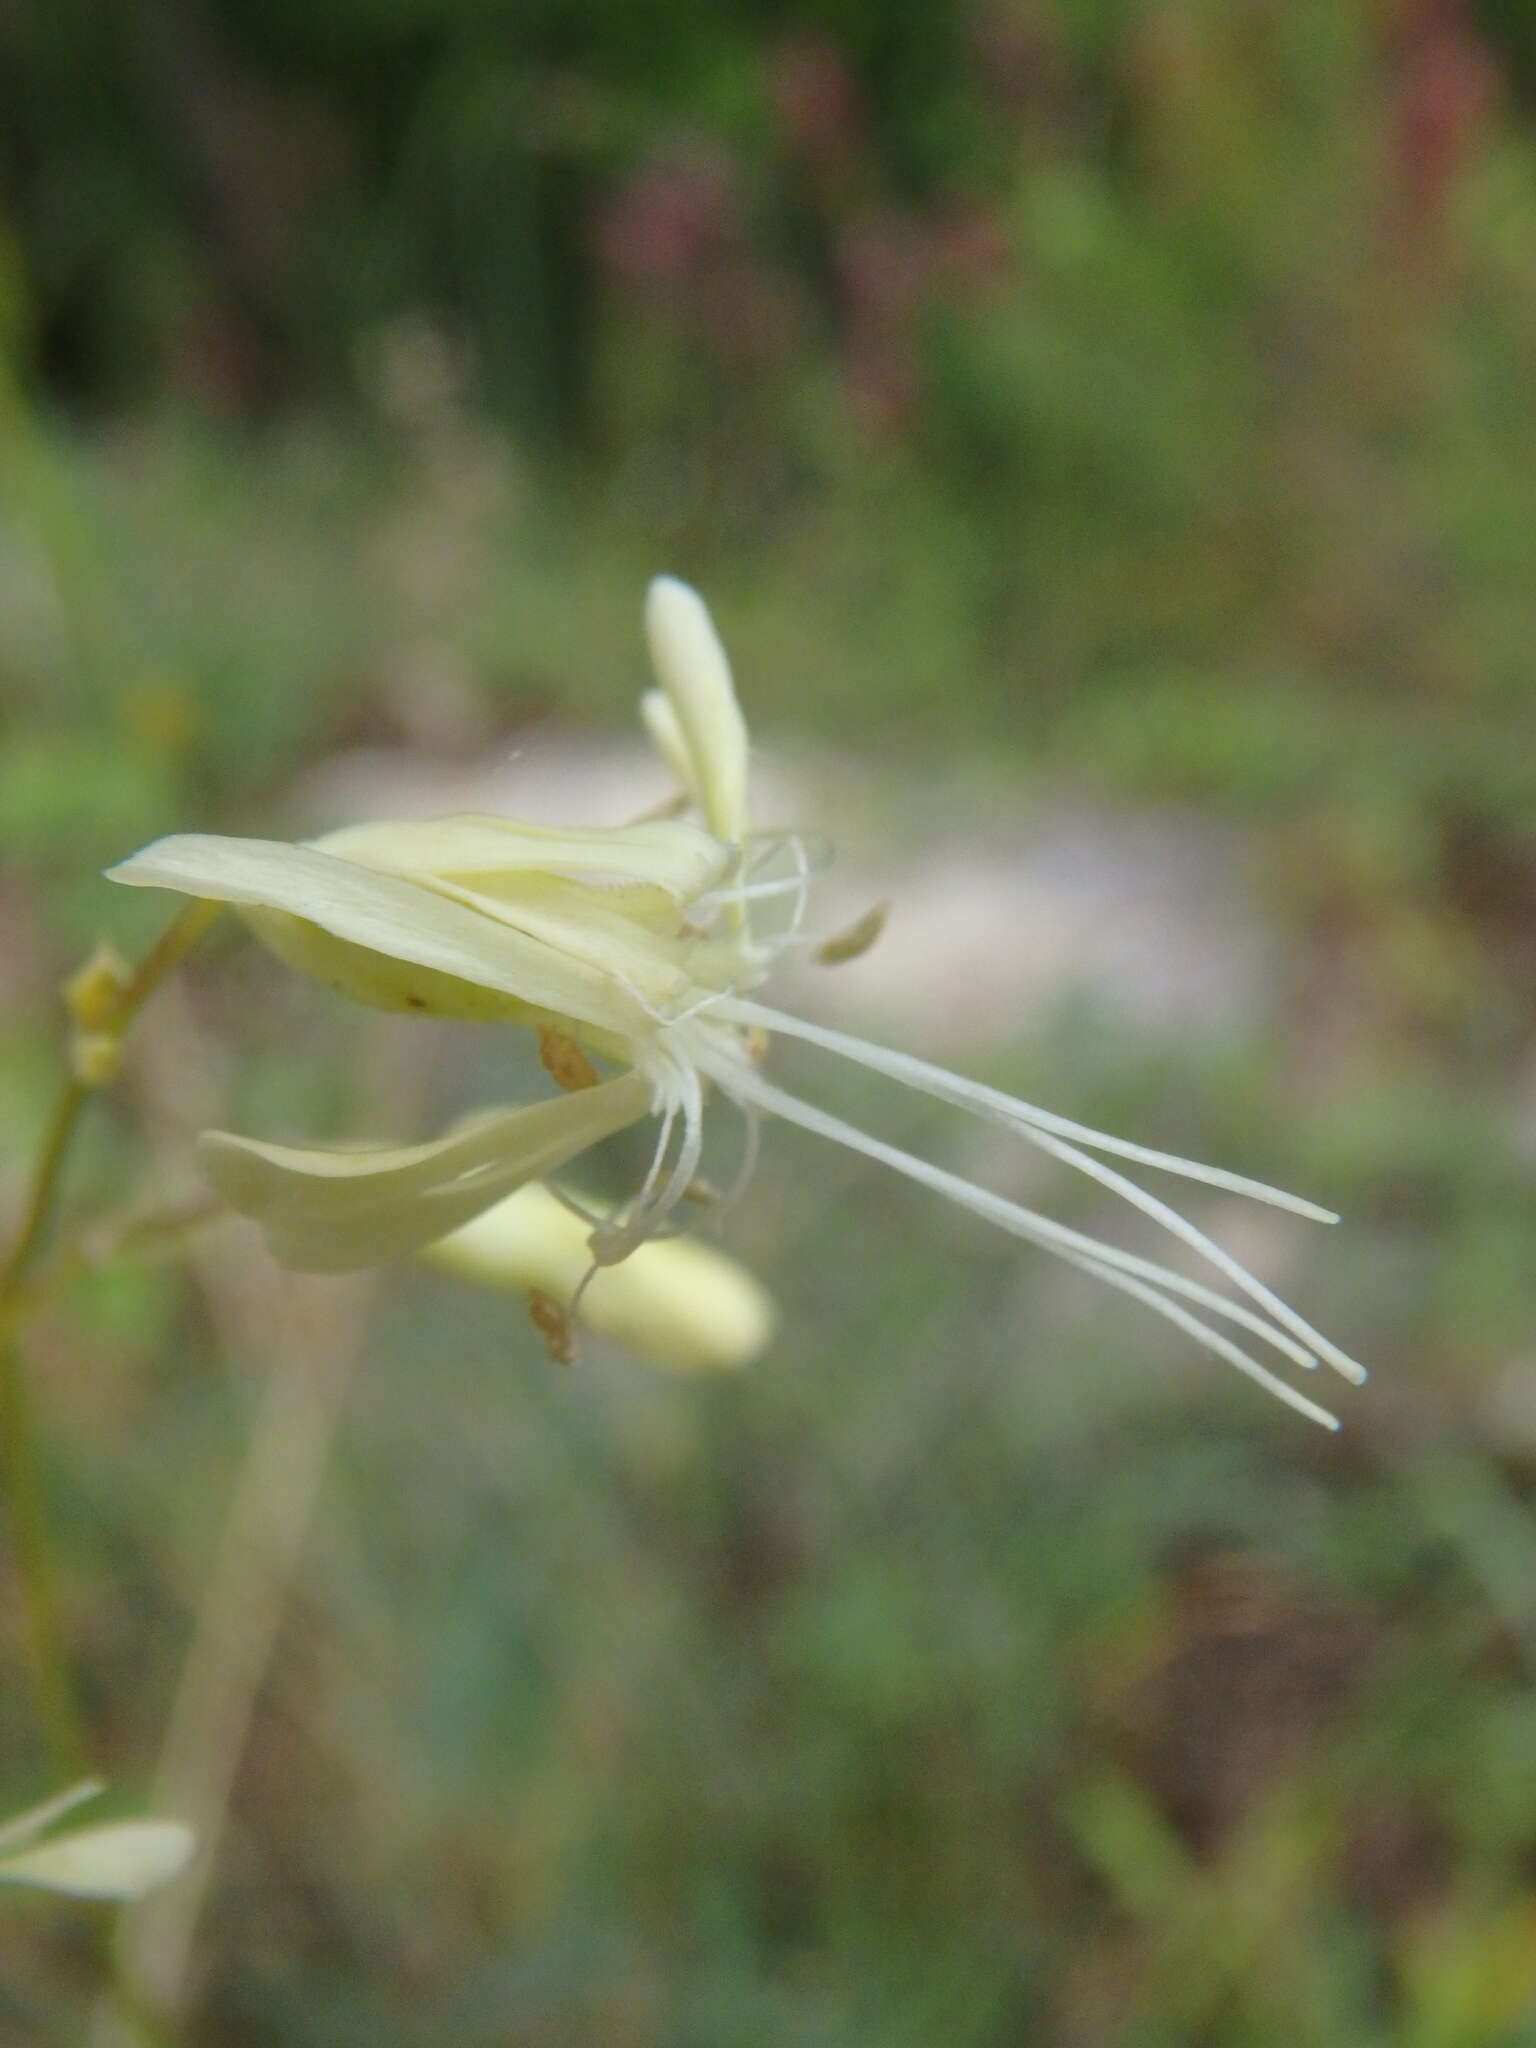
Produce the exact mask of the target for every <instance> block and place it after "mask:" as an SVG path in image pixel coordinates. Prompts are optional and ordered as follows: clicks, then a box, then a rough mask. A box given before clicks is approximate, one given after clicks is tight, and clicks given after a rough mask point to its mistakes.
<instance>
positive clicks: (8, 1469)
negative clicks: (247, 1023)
mask: <svg viewBox="0 0 1536 2048" xmlns="http://www.w3.org/2000/svg"><path fill="white" fill-rule="evenodd" d="M218 910H219V906H218V905H217V904H214V903H193V904H190V905H189V906H188V908H187V909H186V910H184V911H182V912H181V914H180V916H178V917H176V918H174V919H173V920H172V921H171V923H170V924H169V925H168V926H167V927H166V929H165V930H164V931H163V932H162V933H161V935H160V937H159V938H158V939H157V940H156V942H155V944H154V945H153V946H152V947H151V948H150V950H149V952H148V953H147V954H146V955H145V956H144V959H143V960H142V961H141V962H140V963H139V965H138V967H137V968H136V969H135V970H134V972H133V974H132V975H131V976H130V978H129V980H128V983H127V985H126V986H125V987H124V989H123V991H122V994H121V996H120V997H119V999H118V1002H117V1005H116V1008H115V1010H114V1012H113V1015H112V1017H111V1020H110V1024H109V1027H108V1028H109V1029H110V1031H111V1033H112V1034H113V1035H115V1036H121V1035H122V1034H123V1033H124V1032H126V1031H127V1029H128V1027H129V1025H130V1024H131V1023H132V1022H133V1020H134V1018H135V1017H136V1016H137V1015H138V1013H139V1011H140V1009H141V1008H142V1007H143V1005H144V1004H145V1002H147V1001H148V999H149V997H150V996H151V995H152V994H153V993H154V991H155V990H156V989H157V988H158V987H159V985H160V983H161V982H162V981H163V980H164V979H165V977H166V976H167V975H168V974H170V973H172V972H173V971H174V969H175V968H177V967H178V966H179V965H180V964H181V962H182V960H184V959H185V958H186V956H187V954H188V953H189V952H190V951H191V949H192V948H193V946H195V945H196V944H197V942H198V940H199V939H200V938H201V937H202V936H203V934H204V932H206V931H207V929H208V927H209V925H210V924H212V922H213V920H214V918H215V917H216V916H217V915H218ZM94 1092H95V1091H94V1090H93V1089H92V1088H90V1087H89V1086H88V1085H87V1084H86V1083H85V1082H84V1081H82V1080H80V1079H78V1078H73V1079H71V1080H69V1081H67V1082H66V1083H65V1084H64V1086H63V1088H62V1089H61V1090H60V1091H59V1096H58V1100H57V1101H56V1102H55V1104H54V1109H53V1114H52V1116H51V1117H50V1118H49V1120H48V1123H47V1126H46V1128H45V1130H44V1132H43V1140H42V1143H41V1145H40V1146H39V1148H38V1153H37V1158H36V1160H35V1161H34V1163H33V1167H32V1177H31V1181H30V1184H29V1186H28V1189H27V1196H26V1201H25V1205H24V1207H23V1209H22V1216H21V1227H20V1229H19V1230H18V1231H17V1233H16V1237H15V1240H14V1242H13V1243H12V1245H11V1248H10V1251H9V1253H8V1254H7V1255H6V1257H5V1260H4V1262H3V1264H0V1486H3V1488H4V1492H5V1503H6V1512H7V1514H8V1516H9V1519H10V1524H11V1538H12V1545H13V1550H14V1556H15V1561H16V1577H17V1583H18V1585H19V1587H20V1592H21V1607H22V1615H23V1621H24V1625H25V1629H26V1637H27V1649H28V1655H29V1658H30V1661H31V1665H32V1679H33V1685H34V1688H35V1691H36V1694H37V1706H38V1717H39V1719H40V1721H41V1722H42V1727H43V1732H44V1736H45V1738H46V1741H47V1744H48V1748H49V1751H50V1754H51V1756H52V1758H53V1762H54V1765H55V1767H56V1768H57V1770H58V1771H59V1772H60V1774H61V1776H63V1777H64V1778H66V1779H70V1778H78V1777H83V1776H84V1775H86V1759H87V1754H88V1752H87V1745H86V1740H85V1732H84V1724H83V1722H82V1719H81V1715H80V1709H79V1705H78V1702H77V1698H76V1689H75V1681H74V1675H73V1672H72V1670H71V1668H70V1662H69V1656H68V1653H67V1651H66V1649H65V1644H64V1631H63V1626H62V1623H61V1620H60V1613H59V1602H58V1596H57V1592H56V1581H55V1573H54V1568H53V1555H52V1544H51V1540H50V1536H49V1529H48V1518H47V1513H46V1511H45V1508H44V1504H43V1490H42V1485H41V1482H40V1480H39V1477H38V1469H37V1451H36V1431H35V1428H34V1424H33V1415H32V1397H31V1389H30V1387H29V1386H28V1383H27V1376H26V1373H25V1370H24V1368H23V1364H22V1358H21V1350H20V1346H19V1345H18V1343H17V1328H18V1325H19V1323H20V1321H21V1315H22V1310H23V1307H24V1298H23V1297H24V1289H25V1286H26V1282H27V1278H28V1276H29V1274H30V1272H31V1270H32V1267H33V1264H34V1263H35V1261H36V1259H37V1256H38V1253H39V1252H40V1251H41V1250H42V1247H43V1245H44V1244H45V1242H46V1241H47V1237H48V1233H49V1230H50V1227H51V1225H52V1222H53V1216H54V1211H55V1210H56V1208H57V1206H58V1197H59V1189H60V1185H61V1182H62V1179H63V1171H64V1163H65V1160H66V1158H67V1156H68V1152H69V1147H70V1142H71V1140H72V1139H73V1137H74V1134H75V1131H76V1128H77V1127H78V1125H79V1122H80V1113H81V1111H82V1110H83V1109H84V1107H85V1105H86V1103H87V1102H88V1101H89V1100H90V1098H91V1095H92V1094H93V1093H94Z"/></svg>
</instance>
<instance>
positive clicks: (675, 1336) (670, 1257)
mask: <svg viewBox="0 0 1536 2048" xmlns="http://www.w3.org/2000/svg"><path fill="white" fill-rule="evenodd" d="M588 1234H589V1232H588V1227H587V1225H586V1224H584V1223H583V1222H582V1221H581V1219H580V1218H579V1217H577V1216H575V1215H573V1214H572V1213H571V1211H570V1210H569V1209H567V1208H566V1207H565V1206H564V1205H563V1204H562V1203H560V1202H559V1201H557V1200H556V1198H555V1197H554V1196H553V1195H552V1194H551V1193H550V1192H549V1190H548V1189H547V1188H545V1187H541V1186H538V1185H537V1184H535V1185H531V1186H528V1187H524V1188H520V1189H519V1190H518V1192H517V1193H516V1194H514V1195H511V1196H509V1197H508V1198H507V1199H506V1200H505V1201H502V1202H498V1203H497V1204H496V1206H495V1207H494V1208H492V1209H488V1210H486V1211H485V1212H484V1213H483V1214H482V1215H480V1216H477V1217H476V1218H475V1220H474V1221H473V1222H472V1223H468V1224H466V1225H465V1226H464V1227H463V1228H462V1229H461V1230H456V1231H454V1232H453V1234H452V1235H451V1236H449V1237H446V1238H443V1239H441V1240H440V1241H439V1242H438V1243H436V1244H434V1245H432V1246H431V1247H430V1248H429V1249H428V1250H427V1251H426V1252H425V1253H424V1257H425V1258H426V1259H427V1260H428V1261H429V1262H430V1263H431V1264H433V1265H434V1266H437V1267H439V1268H440V1269H442V1270H443V1271H445V1272H450V1273H453V1274H455V1275H456V1276H457V1277H458V1278H460V1279H466V1280H474V1281H479V1282H482V1283H485V1284H487V1285H490V1286H497V1287H505V1288H509V1289H512V1290H515V1291H516V1292H519V1293H527V1292H529V1291H530V1290H532V1289H534V1288H537V1289H539V1290H540V1291H541V1292H542V1293H544V1294H547V1295H549V1296H551V1297H552V1298H553V1299H554V1300H556V1301H558V1302H568V1301H570V1300H571V1298H572V1297H573V1295H574V1294H575V1291H576V1289H577V1287H578V1286H579V1285H580V1283H581V1281H582V1279H583V1277H584V1275H585V1274H586V1272H587V1269H588V1267H589V1266H590V1265H591V1263H592V1255H591V1252H590V1251H589V1249H588V1246H587V1238H588ZM580 1320H581V1321H582V1322H583V1323H585V1324H587V1325H588V1326H589V1327H590V1328H592V1329H593V1330H596V1331H597V1332H598V1333H599V1334H600V1335H602V1336H605V1337H609V1338H611V1339H612V1340H613V1341H614V1342H615V1343H618V1344H622V1345H623V1346H624V1347H625V1349H626V1350H629V1351H633V1352H635V1353H636V1354H637V1355H638V1356H640V1357H642V1358H645V1359H648V1360H649V1361H650V1362H651V1363H652V1364H654V1365H660V1366H664V1367H667V1368H668V1369H670V1370H672V1371H676V1372H711V1371H721V1370H728V1369H730V1368H733V1367H738V1366H742V1365H746V1364H748V1363H749V1362H750V1361H751V1360H752V1359H753V1358H755V1357H756V1356H757V1355H758V1354H759V1353H760V1352H761V1351H762V1350H763V1348H764V1347H765V1346H766V1344H767V1342H768V1340H769V1337H770V1336H771V1334H772V1331H773V1322H774V1315H773V1306H772V1303H771V1301H770V1299H769V1297H768V1295H767V1293H766V1291H765V1290H764V1289H763V1288H762V1287H761V1286H760V1285H759V1283H758V1282H757V1281H756V1280H755V1279H754V1278H753V1277H752V1275H751V1274H750V1273H748V1272H747V1271H746V1269H745V1268H744V1267H743V1266H741V1265H740V1264H738V1263H737V1261H736V1260H734V1259H732V1258H729V1257H728V1256H727V1255H726V1254H725V1253H724V1252H720V1251H716V1250H714V1249H713V1248H712V1247H710V1246H707V1245H701V1244H696V1243H693V1242H691V1241H690V1240H688V1239H686V1238H668V1239H665V1240H652V1241H651V1242H650V1243H648V1244H642V1245H641V1246H640V1247H639V1248H638V1249H637V1250H636V1251H633V1252H631V1253H630V1255H629V1257H628V1258H627V1259H625V1260H623V1261H622V1263H621V1264H619V1265H616V1266H605V1267H604V1268H603V1269H602V1270H601V1271H600V1272H598V1273H596V1274H594V1275H593V1277H592V1279H591V1281H590V1283H589V1284H588V1286H587V1289H586V1292H585V1293H584V1294H583V1295H582V1298H581V1310H580Z"/></svg>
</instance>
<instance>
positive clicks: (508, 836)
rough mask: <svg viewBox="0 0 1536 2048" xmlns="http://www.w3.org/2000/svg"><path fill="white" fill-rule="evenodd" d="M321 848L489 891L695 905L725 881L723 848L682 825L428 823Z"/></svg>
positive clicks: (338, 839) (355, 830) (360, 833)
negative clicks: (507, 888)
mask: <svg viewBox="0 0 1536 2048" xmlns="http://www.w3.org/2000/svg"><path fill="white" fill-rule="evenodd" d="M314 844H315V845H316V846H317V847H318V848H319V849H320V850H321V851H322V852H325V853H334V854H337V855H339V856H340V857H341V858H342V859H344V860H354V861H357V862H359V863H360V864H361V865H362V866H364V867H377V868H382V869H384V870H385V871H386V872H388V873H391V874H400V875H416V874H420V873H430V874H436V875H443V876H447V877H449V878H453V879H457V880H460V881H464V882H469V883H472V884H474V885H475V886H478V887H481V888H485V887H488V886H489V885H490V883H491V882H492V881H493V879H494V878H497V877H501V876H510V875H517V874H521V873H527V872H530V871H532V872H536V873H541V874H551V875H569V876H575V877H578V878H580V879H582V880H586V881H590V882H596V883H599V884H602V883H619V884H629V883H637V882H638V883H645V884H648V885H650V886H651V887H653V888H657V889H661V890H663V891H664V892H665V893H666V895H667V896H668V897H670V898H671V900H672V901H673V902H674V903H690V902H692V900H693V899H694V897H696V896H700V895H702V894H703V893H704V891H705V890H706V889H709V888H711V887H713V885H714V884H715V883H716V882H717V881H718V880H719V878H720V875H721V873H722V871H723V869H724V866H725V860H726V856H725V854H724V852H723V851H722V849H721V847H720V845H719V843H718V842H717V841H716V840H715V839H713V838H712V837H711V836H710V834H709V833H707V832H705V831H703V830H701V828H700V827H699V826H697V825H693V824H690V823H688V822H687V821H686V820H685V819H681V818H651V819H647V820H645V821H644V822H642V823H640V824H635V825H614V826H610V827H607V828H605V829H604V828H594V829H591V830H585V831H567V830H562V829H559V828H557V827H555V826H548V825H521V824H516V823H514V822H513V821H512V820H511V819H508V818H496V817H486V816H481V815H478V814H468V815H465V816H460V817H451V818H434V819H432V820H430V821H428V822H425V823H421V824H396V825H391V824H381V825H349V826H346V827H344V828H343V829H342V830H341V831H339V832H328V833H326V834H325V836H324V837H323V838H321V839H317V840H316V841H315V842H314Z"/></svg>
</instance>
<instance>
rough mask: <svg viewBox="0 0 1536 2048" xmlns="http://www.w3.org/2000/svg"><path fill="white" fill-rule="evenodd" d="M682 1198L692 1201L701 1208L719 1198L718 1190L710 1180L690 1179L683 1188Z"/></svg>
mask: <svg viewBox="0 0 1536 2048" xmlns="http://www.w3.org/2000/svg"><path fill="white" fill-rule="evenodd" d="M683 1200H684V1201H685V1202H693V1203H694V1204H696V1206H697V1207H699V1208H701V1209H707V1208H709V1207H710V1205H711V1204H712V1203H714V1202H718V1201H719V1200H720V1190H719V1189H718V1188H717V1187H716V1186H715V1184H714V1182H713V1181H712V1180H691V1181H689V1183H688V1185H687V1187H685V1188H684V1189H683Z"/></svg>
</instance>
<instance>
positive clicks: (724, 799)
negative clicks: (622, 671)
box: [645, 576, 747, 846]
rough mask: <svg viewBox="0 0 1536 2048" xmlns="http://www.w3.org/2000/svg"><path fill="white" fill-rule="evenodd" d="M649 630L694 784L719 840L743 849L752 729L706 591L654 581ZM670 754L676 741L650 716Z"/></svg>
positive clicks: (672, 579) (668, 579)
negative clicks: (670, 738) (748, 750)
mask: <svg viewBox="0 0 1536 2048" xmlns="http://www.w3.org/2000/svg"><path fill="white" fill-rule="evenodd" d="M645 632H646V639H647V641H648V642H649V644H650V650H651V664H652V666H653V667H654V669H655V671H656V680H657V681H658V682H659V683H660V684H661V687H662V688H663V690H665V691H666V694H667V700H668V702H669V703H670V705H671V707H672V710H673V712H674V713H675V714H676V719H677V731H678V734H679V735H680V736H681V739H682V742H683V745H684V747H685V749H686V753H687V759H688V763H689V766H690V768H691V770H692V772H691V774H690V775H689V776H688V777H687V781H688V785H689V787H690V788H691V789H692V791H693V793H694V795H695V796H696V797H697V799H698V802H699V808H700V809H701V810H702V811H703V813H704V822H705V823H706V824H707V825H708V826H709V829H710V831H711V832H713V833H714V834H715V836H716V838H717V839H724V840H728V841H730V842H731V843H732V844H733V845H738V846H739V845H740V843H741V841H742V840H743V839H744V838H745V837H746V834H747V727H746V721H745V720H744V719H743V717H742V715H741V707H740V705H739V704H738V703H737V701H736V690H735V686H734V684H733V683H732V681H731V665H730V663H729V661H727V659H726V655H725V649H724V648H723V647H722V646H721V644H720V636H719V634H718V633H717V632H716V631H715V627H714V621H713V620H712V619H711V618H710V616H709V609H708V607H707V606H706V604H705V602H704V600H703V598H702V597H700V596H699V593H698V592H697V591H696V590H694V589H692V588H691V587H690V586H689V585H688V584H686V583H682V582H680V581H679V580H678V578H677V577H675V576H658V577H656V578H655V579H654V581H653V582H652V584H651V587H650V589H649V590H648V591H647V592H646V599H645ZM647 716H648V722H649V723H650V725H651V731H652V733H653V735H655V736H657V737H658V738H661V739H662V751H663V753H664V754H666V755H668V757H669V758H670V755H671V753H672V750H673V746H674V745H675V742H669V741H668V740H667V739H666V738H664V737H663V735H665V734H667V732H668V728H667V726H666V724H665V721H663V722H662V725H661V728H660V732H658V727H657V724H656V722H655V717H654V713H652V714H648V715H647Z"/></svg>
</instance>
